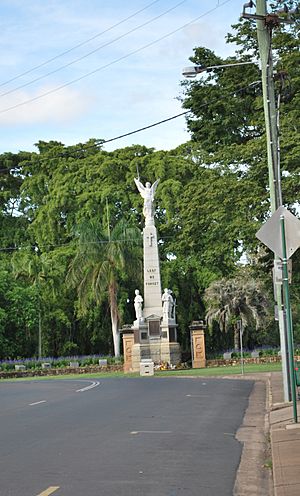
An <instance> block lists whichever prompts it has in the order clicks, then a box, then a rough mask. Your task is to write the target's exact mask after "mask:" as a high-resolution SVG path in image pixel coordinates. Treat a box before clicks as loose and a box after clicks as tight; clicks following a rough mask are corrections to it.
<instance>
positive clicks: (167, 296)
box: [161, 288, 174, 321]
mask: <svg viewBox="0 0 300 496" xmlns="http://www.w3.org/2000/svg"><path fill="white" fill-rule="evenodd" d="M161 300H162V303H163V320H165V321H166V320H168V319H172V318H174V315H173V313H174V300H173V296H172V291H171V290H170V289H168V288H165V289H164V293H163V295H162V297H161Z"/></svg>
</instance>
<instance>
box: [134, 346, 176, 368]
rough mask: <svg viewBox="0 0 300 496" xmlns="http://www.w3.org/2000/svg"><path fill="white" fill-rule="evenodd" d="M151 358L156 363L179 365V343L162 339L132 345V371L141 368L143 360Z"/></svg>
mask: <svg viewBox="0 0 300 496" xmlns="http://www.w3.org/2000/svg"><path fill="white" fill-rule="evenodd" d="M145 359H151V360H152V361H153V362H154V364H159V365H160V364H161V363H168V364H170V365H179V364H180V363H181V351H180V344H179V343H168V342H163V341H161V340H160V339H158V340H153V341H150V342H149V343H145V344H140V343H137V344H134V345H133V347H132V371H133V372H138V371H139V370H140V362H141V360H145Z"/></svg>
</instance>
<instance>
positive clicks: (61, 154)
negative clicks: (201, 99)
mask: <svg viewBox="0 0 300 496" xmlns="http://www.w3.org/2000/svg"><path fill="white" fill-rule="evenodd" d="M260 84H261V81H260V80H259V81H254V82H252V83H249V84H248V85H247V86H243V87H242V88H237V89H235V90H233V91H231V92H230V93H228V95H226V96H234V95H235V94H237V93H241V92H243V91H245V90H246V89H248V88H253V87H255V86H258V85H260ZM223 91H224V90H223ZM219 101H220V99H219V98H216V99H215V100H210V101H209V102H205V103H203V104H202V105H200V106H199V108H205V107H208V106H209V105H211V104H212V103H215V102H219ZM190 113H192V111H191V110H186V111H184V112H180V113H179V114H176V115H172V116H171V117H167V118H166V119H162V120H160V121H156V122H154V123H152V124H149V125H147V126H143V127H140V128H138V129H135V130H133V131H128V132H127V133H124V134H120V135H118V136H115V137H114V138H109V139H106V140H102V139H98V140H96V141H98V142H99V145H105V144H106V143H110V142H112V141H116V140H118V139H121V138H125V137H126V136H131V135H133V134H137V133H140V132H141V131H145V130H147V129H150V128H152V127H155V126H159V125H161V124H164V123H165V122H169V121H172V120H174V119H177V118H178V117H181V116H183V115H186V114H190ZM73 146H76V145H73ZM90 148H98V146H97V144H94V143H93V144H91V145H86V146H84V147H83V148H81V149H80V150H78V151H80V152H84V151H86V150H89V149H90ZM63 156H64V154H63V153H60V154H58V155H54V156H52V157H51V158H62V157H63ZM65 156H67V153H66V154H65ZM68 156H69V155H68ZM38 158H39V159H40V160H49V157H43V156H38ZM8 171H10V169H0V172H8Z"/></svg>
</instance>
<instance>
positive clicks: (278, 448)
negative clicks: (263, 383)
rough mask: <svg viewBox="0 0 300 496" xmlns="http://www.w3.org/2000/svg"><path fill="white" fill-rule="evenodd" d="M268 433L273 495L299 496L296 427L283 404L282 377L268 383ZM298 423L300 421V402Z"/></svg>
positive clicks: (276, 375)
mask: <svg viewBox="0 0 300 496" xmlns="http://www.w3.org/2000/svg"><path fill="white" fill-rule="evenodd" d="M270 386H271V387H270V393H271V411H270V426H271V429H270V434H271V446H272V460H273V476H274V494H275V496H299V495H300V424H299V423H298V424H295V423H294V417H293V409H292V406H290V405H288V404H284V403H283V387H282V374H281V373H279V372H277V373H275V372H273V373H272V374H271V382H270ZM297 404H298V405H297V406H298V421H299V422H300V402H299V401H298V402H297Z"/></svg>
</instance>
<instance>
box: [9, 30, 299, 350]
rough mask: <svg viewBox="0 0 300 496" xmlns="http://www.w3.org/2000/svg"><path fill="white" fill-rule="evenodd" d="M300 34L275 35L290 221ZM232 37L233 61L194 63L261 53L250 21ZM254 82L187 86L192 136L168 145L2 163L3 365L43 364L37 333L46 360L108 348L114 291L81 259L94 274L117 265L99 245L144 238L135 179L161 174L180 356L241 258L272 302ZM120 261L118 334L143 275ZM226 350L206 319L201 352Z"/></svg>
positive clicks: (162, 224)
mask: <svg viewBox="0 0 300 496" xmlns="http://www.w3.org/2000/svg"><path fill="white" fill-rule="evenodd" d="M298 33H299V24H298V23H295V24H293V25H291V26H289V27H286V26H283V25H281V26H280V28H279V29H276V30H274V32H273V47H274V54H275V58H276V63H275V65H276V69H277V74H278V76H277V79H276V92H277V95H276V97H278V95H279V93H280V95H281V104H280V143H281V165H282V171H283V181H282V186H283V198H284V202H285V204H286V205H287V206H289V208H291V209H292V210H293V209H294V211H295V212H296V211H297V202H298V196H299V190H300V183H299V181H300V179H299V178H300V169H299V167H300V166H299V164H300V160H299V159H300V145H299V122H300V110H299V109H300V101H299V94H300V93H299V90H300V72H299V67H300V64H299V62H300V56H299V37H298ZM227 42H228V43H234V44H235V47H236V50H237V51H236V54H235V55H233V56H232V57H229V58H227V59H223V58H222V57H220V56H218V55H217V54H215V53H213V52H212V51H211V50H209V49H208V48H206V47H198V48H196V49H195V50H194V55H193V57H191V60H192V62H193V63H196V64H202V65H206V66H207V65H217V64H221V63H231V62H235V61H240V60H244V61H248V60H252V59H253V58H256V57H257V42H256V29H255V25H254V24H252V23H251V22H248V21H243V22H242V23H239V24H237V25H236V26H234V27H233V30H232V33H231V34H230V35H228V37H227ZM259 80H260V72H259V69H258V66H257V65H255V64H253V65H248V66H244V67H233V68H227V69H218V70H215V71H211V72H209V73H207V74H206V75H205V74H204V75H203V76H201V77H200V78H199V79H197V80H196V81H194V82H192V83H189V82H185V83H183V95H182V99H183V105H184V108H186V109H188V110H190V111H191V113H190V114H189V117H188V120H187V124H188V128H189V130H190V132H191V141H190V142H188V143H186V144H182V145H180V146H178V148H176V149H175V150H171V151H168V152H167V151H155V150H154V149H153V148H146V147H144V146H140V145H134V146H131V147H126V148H123V149H118V150H115V151H113V152H106V151H104V150H103V149H102V147H101V141H99V140H94V139H91V140H89V142H88V143H85V144H82V143H80V144H78V145H75V146H69V147H66V146H64V145H63V144H62V143H60V142H55V141H51V142H49V143H46V142H43V141H40V142H39V143H38V144H37V152H35V153H27V152H20V153H18V154H12V153H5V154H3V155H1V156H0V168H1V176H0V185H1V188H0V227H1V229H0V233H1V234H0V249H1V251H0V357H2V358H4V357H11V358H16V357H18V356H21V355H22V356H33V355H37V352H38V330H39V325H40V326H41V330H42V353H43V355H44V356H45V355H50V356H58V355H62V354H70V353H76V354H77V353H79V354H95V353H101V354H112V353H113V341H112V337H111V301H112V300H110V298H109V291H108V289H109V285H108V284H100V279H97V277H96V279H95V278H94V282H93V277H92V276H93V274H94V275H95V274H96V272H97V271H96V272H95V270H94V272H93V270H92V269H91V272H89V264H88V261H89V262H90V268H91V267H93V269H95V268H97V263H98V268H99V267H100V262H101V263H102V262H103V261H104V260H105V259H106V261H108V260H110V261H111V260H113V259H115V260H117V258H119V257H118V256H117V253H115V254H114V256H113V257H111V256H110V255H108V253H107V251H108V250H105V249H100V248H101V246H102V248H104V246H105V247H107V248H108V247H110V246H112V245H109V244H108V243H107V241H109V237H110V236H111V237H113V233H114V229H115V228H117V226H119V225H121V224H122V223H124V222H126V223H127V224H128V225H131V226H134V227H135V229H137V228H138V229H139V232H140V233H141V231H142V228H143V222H144V219H143V216H142V199H141V197H140V195H139V194H138V192H137V190H136V187H135V184H134V181H133V178H134V177H137V175H140V178H141V180H142V181H143V182H145V181H146V180H149V181H151V182H153V181H154V180H155V179H157V178H158V177H159V178H160V183H159V185H158V188H157V193H156V226H157V229H158V233H159V250H160V256H161V271H162V285H163V287H170V288H171V289H172V290H173V293H174V296H175V297H176V300H177V307H176V313H177V319H178V323H179V338H180V341H181V344H182V347H183V349H184V350H187V349H189V346H190V335H189V325H190V323H191V321H192V320H200V319H204V318H205V315H206V313H207V305H205V302H204V292H205V290H206V289H207V288H208V287H209V286H210V285H211V284H213V283H214V282H215V281H218V280H219V281H220V280H222V279H223V278H225V279H226V280H232V279H234V278H236V277H237V274H238V272H239V267H240V259H241V257H242V256H243V258H244V259H247V261H248V263H249V265H251V277H253V278H254V279H256V280H257V281H258V282H260V281H261V282H263V283H264V285H265V287H266V294H268V295H269V298H270V299H272V279H271V266H272V258H273V256H272V254H271V253H270V252H268V251H267V250H265V249H264V248H263V247H262V246H261V245H260V244H259V243H258V242H257V239H256V237H255V233H256V231H257V230H258V229H259V227H260V226H261V224H262V222H264V221H265V220H266V218H267V217H268V215H269V191H268V171H267V166H266V141H265V125H264V115H263V108H262V95H261V88H260V84H259ZM252 83H254V84H252ZM84 233H85V234H84ZM85 235H86V236H85ZM84 236H85V244H83V245H82V244H81V245H80V239H81V240H82V239H83V238H84ZM118 236H119V235H118ZM103 241H105V242H106V244H103V243H102V242H103ZM123 241H124V240H122V243H123ZM89 242H90V243H89ZM94 242H96V244H94V245H93V243H94ZM101 243H102V244H101ZM88 247H89V248H88ZM93 248H95V249H93ZM119 248H121V247H120V246H119ZM123 248H126V246H125V245H124V244H122V249H123ZM127 255H128V253H127V254H126V256H125V259H124V260H126V262H125V264H124V263H122V264H115V266H114V269H115V270H114V274H115V283H116V285H115V287H114V288H115V295H116V299H115V315H117V316H118V322H119V325H120V326H121V325H122V324H124V323H131V322H132V321H133V320H134V311H133V298H134V290H135V288H137V287H138V288H140V289H142V282H141V277H140V270H136V271H135V272H134V271H133V270H131V269H132V268H133V267H134V266H135V268H136V269H138V266H139V263H140V256H139V255H138V254H135V256H134V259H133V263H132V257H128V256H127ZM293 260H294V270H293V285H292V287H291V298H292V304H293V313H294V322H295V341H296V342H297V341H299V342H300V326H299V325H298V320H299V319H298V317H299V314H300V310H299V308H300V276H299V274H300V271H299V270H298V269H299V268H300V267H299V264H300V255H299V253H296V254H295V255H294V256H293ZM97 261H98V262H97ZM70 267H73V268H74V269H76V270H74V273H73V276H74V280H73V282H74V283H75V282H76V284H74V286H72V285H70V284H67V283H66V276H67V274H68V272H69V279H70ZM75 276H76V277H75ZM76 278H77V279H76ZM75 279H76V281H75ZM80 280H81V282H82V281H83V282H87V281H88V280H89V283H90V284H86V285H85V289H86V290H85V291H84V292H83V293H81V292H80V291H79V292H78V291H77V289H78V283H79V288H80V287H81V289H82V288H83V286H84V285H83V286H80ZM108 281H109V280H107V282H108ZM102 282H103V281H102ZM97 284H98V286H97ZM111 294H112V293H111ZM270 295H271V296H270ZM95 302H97V304H95ZM83 308H84V312H83ZM233 324H234V322H231V325H233ZM256 327H257V326H256V325H255V324H254V323H253V325H250V324H249V325H248V328H247V330H246V331H245V332H246V334H245V340H246V341H247V342H248V345H249V347H255V346H256V345H260V344H261V345H262V344H266V343H269V344H278V332H277V330H276V326H275V325H274V323H273V321H272V323H270V324H268V325H267V326H262V327H261V328H260V329H259V330H258V329H257V328H256ZM233 344H234V343H233V333H232V332H230V331H229V332H228V333H220V329H219V327H218V325H217V324H216V323H214V324H213V327H212V329H211V332H210V333H209V334H208V335H207V350H208V351H209V353H213V351H214V350H216V349H217V350H219V349H221V348H223V349H224V348H230V347H232V346H233Z"/></svg>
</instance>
